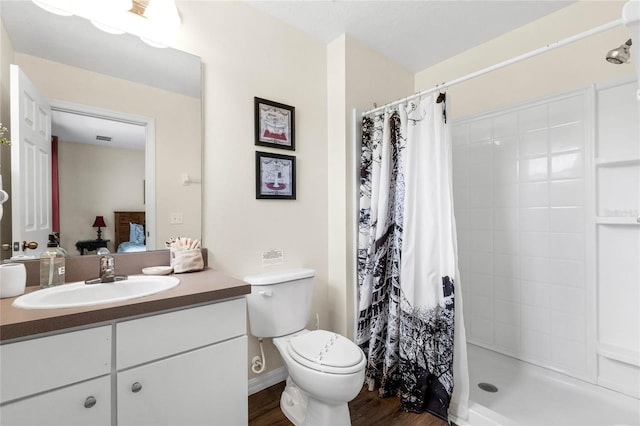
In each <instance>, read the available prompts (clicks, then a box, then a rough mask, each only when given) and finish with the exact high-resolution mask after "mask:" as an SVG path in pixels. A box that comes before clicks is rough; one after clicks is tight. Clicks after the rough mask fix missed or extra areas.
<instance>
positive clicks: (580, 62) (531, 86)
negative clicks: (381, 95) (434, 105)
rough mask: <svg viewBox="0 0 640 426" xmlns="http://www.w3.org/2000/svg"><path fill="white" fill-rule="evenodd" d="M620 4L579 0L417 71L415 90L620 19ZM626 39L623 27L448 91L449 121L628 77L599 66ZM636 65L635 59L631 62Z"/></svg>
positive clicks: (628, 71) (623, 70) (617, 68)
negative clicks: (451, 118)
mask: <svg viewBox="0 0 640 426" xmlns="http://www.w3.org/2000/svg"><path fill="white" fill-rule="evenodd" d="M624 3H625V1H613V0H611V1H580V2H576V3H575V4H573V5H571V6H568V7H566V8H563V9H561V10H559V11H558V12H555V13H553V14H551V15H549V16H547V17H545V18H542V19H539V20H537V21H534V22H532V23H531V24H529V25H525V26H523V27H521V28H519V29H516V30H514V31H512V32H510V33H507V34H505V35H503V36H501V37H498V38H496V39H494V40H491V41H489V42H487V43H484V44H482V45H480V46H478V47H476V48H474V49H471V50H468V51H467V52H464V53H462V54H460V55H457V56H455V57H453V58H451V59H448V60H446V61H443V62H441V63H439V64H437V65H434V66H432V67H430V68H427V69H425V70H423V71H420V72H418V73H417V74H416V76H415V90H416V91H419V90H425V89H429V88H431V87H434V86H435V85H436V84H439V83H442V82H443V81H451V80H454V79H456V78H458V77H462V76H463V75H466V74H468V73H471V72H474V71H478V70H480V69H483V68H486V67H489V66H491V65H494V64H497V63H499V62H502V61H505V60H507V59H511V58H513V57H516V56H518V55H522V54H524V53H527V52H529V51H532V50H535V49H538V48H540V47H543V46H546V45H548V44H551V43H554V42H557V41H560V40H562V39H565V38H567V37H570V36H573V35H575V34H578V33H581V32H583V31H587V30H590V29H592V28H594V27H597V26H600V25H603V24H605V23H608V22H611V21H615V20H617V19H620V17H621V11H622V6H623V5H624ZM629 37H630V34H629V31H628V30H627V29H626V28H624V27H617V28H614V29H612V30H609V31H607V32H604V33H601V34H599V35H594V36H592V37H589V38H586V39H584V40H582V41H579V42H576V43H573V44H570V45H567V46H564V47H561V48H558V49H555V50H553V51H550V52H547V53H544V54H542V55H540V56H537V57H534V58H531V59H528V60H525V61H523V62H520V63H518V64H514V65H511V66H509V67H507V68H503V69H501V70H498V71H494V72H491V73H489V74H487V75H485V76H482V77H478V78H475V79H473V80H470V81H467V82H465V83H461V84H459V85H457V86H454V87H452V88H450V89H449V94H450V95H451V99H452V103H453V106H452V113H453V116H454V117H466V116H469V115H472V114H476V113H480V112H484V111H489V110H492V109H496V108H499V107H501V106H506V105H512V104H515V103H518V102H522V101H525V100H528V99H535V98H540V97H544V96H547V95H551V94H554V93H561V92H567V91H571V90H574V89H578V88H582V87H585V86H588V85H590V84H593V83H595V82H599V81H606V80H610V79H614V78H619V77H623V76H630V75H633V72H634V68H633V65H631V64H626V65H613V64H610V63H608V62H607V61H605V59H604V57H605V55H606V53H607V51H609V50H611V49H613V48H614V47H618V46H619V45H621V44H623V43H624V42H625V41H627V40H628V39H629ZM633 61H634V62H635V63H636V64H637V62H638V60H637V59H634V60H633Z"/></svg>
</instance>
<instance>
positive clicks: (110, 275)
mask: <svg viewBox="0 0 640 426" xmlns="http://www.w3.org/2000/svg"><path fill="white" fill-rule="evenodd" d="M126 279H127V276H126V275H116V267H115V260H114V259H113V256H102V257H101V258H100V278H94V279H91V280H86V281H85V282H84V283H85V284H99V283H112V282H115V281H124V280H126Z"/></svg>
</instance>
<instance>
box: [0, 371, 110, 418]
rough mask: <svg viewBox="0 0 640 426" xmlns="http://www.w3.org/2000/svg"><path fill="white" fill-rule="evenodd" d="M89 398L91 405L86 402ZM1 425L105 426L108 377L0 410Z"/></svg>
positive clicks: (4, 406)
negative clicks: (92, 401) (91, 401)
mask: <svg viewBox="0 0 640 426" xmlns="http://www.w3.org/2000/svg"><path fill="white" fill-rule="evenodd" d="M90 397H91V398H93V400H94V401H95V404H93V405H91V404H90V402H89V401H88V400H87V399H88V398H90ZM0 417H1V418H2V424H3V425H12V426H20V425H25V426H27V425H29V426H32V425H61V426H62V425H64V426H76V425H77V426H97V425H104V426H109V425H110V424H111V378H110V376H105V377H101V378H98V379H93V380H89V381H88V382H84V383H79V384H77V385H73V386H69V387H66V388H62V389H58V390H55V391H51V392H47V393H43V394H40V395H38V396H34V397H31V398H26V399H22V400H20V401H16V402H13V403H9V404H7V405H3V406H2V407H0Z"/></svg>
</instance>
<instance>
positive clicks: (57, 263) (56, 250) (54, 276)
mask: <svg viewBox="0 0 640 426" xmlns="http://www.w3.org/2000/svg"><path fill="white" fill-rule="evenodd" d="M64 266H65V259H64V251H63V250H62V249H61V248H60V247H58V239H57V237H56V235H55V234H49V242H48V243H47V250H45V251H44V252H43V253H42V255H41V256H40V288H48V287H53V286H56V285H61V284H64Z"/></svg>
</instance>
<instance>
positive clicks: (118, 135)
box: [51, 110, 147, 151]
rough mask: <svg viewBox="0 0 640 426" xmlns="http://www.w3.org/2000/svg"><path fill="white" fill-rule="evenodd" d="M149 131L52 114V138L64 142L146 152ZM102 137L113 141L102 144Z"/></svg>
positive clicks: (118, 123)
mask: <svg viewBox="0 0 640 426" xmlns="http://www.w3.org/2000/svg"><path fill="white" fill-rule="evenodd" d="M146 132H147V129H146V128H145V126H143V125H139V124H132V123H126V122H122V121H117V120H108V119H104V118H100V117H95V116H91V115H82V114H76V113H73V112H67V111H58V110H52V111H51V134H52V135H55V136H58V138H59V139H60V140H61V141H65V142H74V143H86V144H91V145H98V146H102V147H105V148H118V149H128V150H133V151H144V149H145V142H146V137H147V133H146ZM98 136H106V137H109V138H111V139H110V140H108V141H105V140H100V139H98V138H97V137H98Z"/></svg>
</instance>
